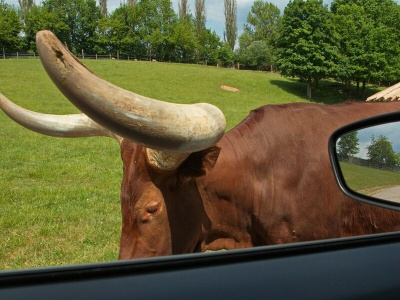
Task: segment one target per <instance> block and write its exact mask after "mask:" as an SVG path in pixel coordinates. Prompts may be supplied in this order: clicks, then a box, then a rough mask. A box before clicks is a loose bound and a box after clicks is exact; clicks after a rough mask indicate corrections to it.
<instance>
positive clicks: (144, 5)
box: [137, 0, 178, 60]
mask: <svg viewBox="0 0 400 300" xmlns="http://www.w3.org/2000/svg"><path fill="white" fill-rule="evenodd" d="M137 6H138V7H139V16H140V22H141V23H140V24H139V32H140V37H141V40H142V42H143V43H144V45H145V47H146V49H147V56H148V57H149V59H152V58H155V59H157V60H169V59H170V55H171V54H172V53H173V51H171V50H172V49H173V45H172V44H171V42H170V40H169V37H170V36H172V34H173V31H174V27H175V25H176V23H177V20H178V17H177V15H176V13H175V12H174V10H173V8H172V3H171V1H170V0H141V1H140V2H139V3H138V4H137Z"/></svg>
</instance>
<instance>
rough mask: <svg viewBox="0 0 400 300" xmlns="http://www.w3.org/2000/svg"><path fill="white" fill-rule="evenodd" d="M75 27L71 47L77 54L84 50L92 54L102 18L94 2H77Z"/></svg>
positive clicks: (92, 0) (89, 0) (93, 0)
mask: <svg viewBox="0 0 400 300" xmlns="http://www.w3.org/2000/svg"><path fill="white" fill-rule="evenodd" d="M77 6H78V11H77V15H76V26H75V33H74V37H73V39H72V40H73V45H74V48H75V49H76V51H77V52H79V51H80V50H84V51H85V52H86V53H90V54H92V53H94V52H95V46H96V41H97V35H98V27H99V21H100V19H101V18H102V14H101V11H100V8H99V7H98V6H97V5H96V0H84V1H80V2H77Z"/></svg>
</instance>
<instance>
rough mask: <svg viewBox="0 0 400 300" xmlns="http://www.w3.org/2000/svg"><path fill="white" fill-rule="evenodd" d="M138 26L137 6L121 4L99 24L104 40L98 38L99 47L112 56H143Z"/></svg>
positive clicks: (138, 13)
mask: <svg viewBox="0 0 400 300" xmlns="http://www.w3.org/2000/svg"><path fill="white" fill-rule="evenodd" d="M140 24H141V23H140V12H139V5H134V6H132V5H128V4H121V5H120V7H118V8H117V9H115V10H114V11H113V13H112V14H111V15H110V16H109V18H108V19H107V20H105V21H103V22H102V23H101V24H100V27H101V28H102V29H101V30H102V32H104V35H103V37H106V38H105V39H104V38H103V39H101V38H100V39H99V42H100V43H99V45H102V48H103V49H104V50H106V52H110V53H112V54H114V55H129V56H135V57H141V56H145V55H146V49H145V47H144V45H143V44H142V42H141V38H140V32H139V26H140ZM107 48H108V49H107ZM107 50H108V51H107Z"/></svg>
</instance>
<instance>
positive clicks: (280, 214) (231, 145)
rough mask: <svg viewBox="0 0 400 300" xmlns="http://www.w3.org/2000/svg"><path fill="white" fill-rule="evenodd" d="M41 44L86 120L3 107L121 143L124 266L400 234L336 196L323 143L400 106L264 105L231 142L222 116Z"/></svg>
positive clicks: (40, 124) (20, 116)
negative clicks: (138, 90)
mask: <svg viewBox="0 0 400 300" xmlns="http://www.w3.org/2000/svg"><path fill="white" fill-rule="evenodd" d="M37 46H38V49H39V51H40V57H41V59H42V62H43V65H44V67H45V69H46V70H47V72H48V73H49V75H50V77H51V78H52V79H53V81H54V82H55V84H56V85H57V86H58V87H59V89H60V90H61V91H62V92H63V93H64V95H65V96H66V97H67V98H68V99H69V100H70V101H71V102H72V103H74V104H75V105H76V106H77V107H78V108H79V109H80V110H81V111H82V112H84V113H85V114H80V115H69V116H53V115H44V114H38V113H34V112H31V111H27V110H24V109H23V108H21V107H18V106H16V105H15V104H13V103H12V102H10V101H9V100H8V99H7V98H5V97H4V96H2V95H1V94H0V106H1V108H2V109H3V110H4V111H5V112H6V113H7V114H8V115H9V116H10V117H11V118H13V119H14V120H15V121H17V122H19V123H20V124H22V125H23V126H25V127H28V128H29V129H32V130H35V131H38V132H41V133H44V134H47V135H54V136H73V137H74V136H91V135H103V136H109V137H113V138H116V139H117V140H118V141H119V142H120V144H121V154H122V161H123V182H122V188H121V206H122V234H121V243H120V255H119V257H120V258H121V259H128V258H135V257H146V256H156V255H169V254H177V253H190V252H196V251H206V250H219V249H234V248H242V247H252V246H258V245H270V244H278V243H288V242H297V241H306V240H315V239H326V238H334V237H344V236H352V235H360V234H369V233H376V232H385V231H394V230H397V229H399V225H400V215H399V214H398V213H395V212H392V211H388V210H384V209H381V208H376V207H372V206H368V205H365V204H362V203H359V202H356V201H353V200H350V199H348V198H346V197H345V196H344V195H343V194H342V193H341V192H340V190H339V189H338V187H337V185H336V183H335V180H334V177H333V173H332V170H331V166H330V163H329V158H328V149H327V143H328V138H329V136H330V134H331V133H332V132H333V130H334V129H336V128H338V127H340V126H342V125H345V124H347V123H349V122H352V121H355V120H359V119H361V118H365V117H368V116H372V115H377V114H381V113H385V112H390V111H396V110H399V109H400V103H360V104H345V105H335V106H325V105H317V104H306V103H296V104H288V105H271V106H264V107H261V108H259V109H256V110H254V111H252V112H251V114H250V115H249V116H248V117H247V118H246V119H245V120H244V121H243V122H241V123H240V124H239V125H238V126H236V127H235V128H234V129H232V130H231V131H229V132H228V133H226V134H224V128H225V120H224V117H223V115H222V113H221V112H220V111H219V110H218V109H217V108H215V107H213V106H210V105H206V104H201V105H200V104H199V105H175V104H167V103H163V102H159V101H157V100H153V99H148V98H145V97H142V96H139V95H136V94H133V93H131V92H128V91H124V90H122V89H119V88H118V87H116V86H113V85H111V84H109V83H107V82H105V81H103V80H101V79H99V78H97V77H96V76H95V75H93V74H92V73H90V72H89V71H88V70H87V69H86V68H85V67H84V66H82V65H81V64H80V63H79V62H78V61H77V60H76V59H75V58H74V57H73V56H72V55H71V54H70V53H68V51H67V50H66V49H65V48H64V47H63V45H62V44H61V43H60V42H59V41H58V40H57V39H56V37H55V36H54V35H53V34H51V33H50V32H46V31H45V32H40V33H38V35H37ZM87 116H88V117H87ZM89 117H90V118H89ZM92 120H94V121H92ZM178 124H180V125H178ZM221 137H222V138H221ZM218 141H219V143H218Z"/></svg>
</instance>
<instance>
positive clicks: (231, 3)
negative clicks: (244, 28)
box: [224, 0, 237, 51]
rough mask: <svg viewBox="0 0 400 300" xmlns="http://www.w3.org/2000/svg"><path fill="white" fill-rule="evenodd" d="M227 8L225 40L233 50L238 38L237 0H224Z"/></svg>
mask: <svg viewBox="0 0 400 300" xmlns="http://www.w3.org/2000/svg"><path fill="white" fill-rule="evenodd" d="M224 8H225V41H226V43H227V44H228V45H229V47H230V48H231V50H232V51H233V49H235V45H236V39H237V5H236V0H224Z"/></svg>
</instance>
